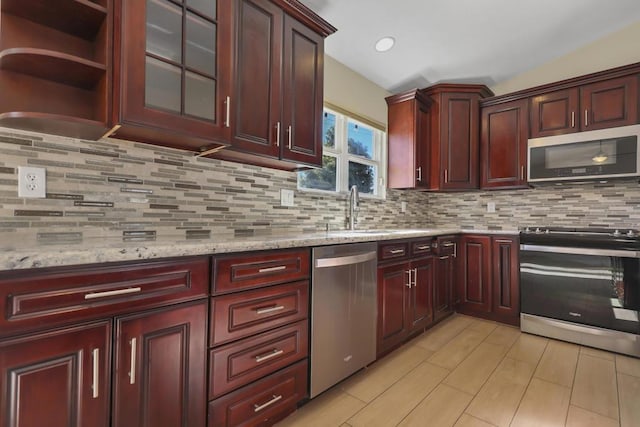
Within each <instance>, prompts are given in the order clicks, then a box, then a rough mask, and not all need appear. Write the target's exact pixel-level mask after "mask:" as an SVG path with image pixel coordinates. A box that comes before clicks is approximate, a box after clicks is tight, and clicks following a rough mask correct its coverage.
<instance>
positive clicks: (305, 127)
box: [281, 15, 324, 166]
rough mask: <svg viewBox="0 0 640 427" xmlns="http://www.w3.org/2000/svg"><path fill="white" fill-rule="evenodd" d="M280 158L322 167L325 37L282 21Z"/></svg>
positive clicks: (296, 23) (295, 23) (300, 25)
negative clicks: (281, 138)
mask: <svg viewBox="0 0 640 427" xmlns="http://www.w3.org/2000/svg"><path fill="white" fill-rule="evenodd" d="M283 54H284V70H283V71H284V74H283V77H284V79H283V81H284V97H283V104H282V111H283V116H282V129H281V131H282V137H283V141H282V142H283V143H281V148H282V158H283V159H284V160H290V161H293V162H296V163H303V164H310V165H315V166H322V99H323V73H324V38H323V37H322V36H320V35H319V34H318V33H316V32H314V31H312V30H310V29H309V28H308V27H307V26H305V25H304V24H302V23H301V22H300V21H297V20H296V19H294V18H291V17H290V16H288V15H286V16H285V18H284V52H283Z"/></svg>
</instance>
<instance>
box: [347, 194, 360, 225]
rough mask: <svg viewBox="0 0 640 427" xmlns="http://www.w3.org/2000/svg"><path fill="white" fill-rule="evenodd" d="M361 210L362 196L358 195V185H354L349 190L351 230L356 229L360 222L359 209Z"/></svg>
mask: <svg viewBox="0 0 640 427" xmlns="http://www.w3.org/2000/svg"><path fill="white" fill-rule="evenodd" d="M359 210H360V196H359V195H358V186H357V185H352V186H351V189H350V190H349V216H348V220H349V227H348V228H349V230H355V229H356V223H357V222H358V211H359Z"/></svg>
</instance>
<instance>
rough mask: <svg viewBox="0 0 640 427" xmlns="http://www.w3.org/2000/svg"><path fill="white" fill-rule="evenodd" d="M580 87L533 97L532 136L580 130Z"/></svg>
mask: <svg viewBox="0 0 640 427" xmlns="http://www.w3.org/2000/svg"><path fill="white" fill-rule="evenodd" d="M578 107H579V105H578V89H577V88H571V89H565V90H558V91H555V92H550V93H545V94H543V95H538V96H534V97H533V98H531V138H539V137H542V136H551V135H561V134H565V133H573V132H578V131H579V130H580V117H579V108H578Z"/></svg>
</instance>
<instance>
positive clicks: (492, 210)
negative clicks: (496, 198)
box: [487, 202, 496, 213]
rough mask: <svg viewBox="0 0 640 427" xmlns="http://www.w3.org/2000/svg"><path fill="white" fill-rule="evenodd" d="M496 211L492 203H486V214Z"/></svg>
mask: <svg viewBox="0 0 640 427" xmlns="http://www.w3.org/2000/svg"><path fill="white" fill-rule="evenodd" d="M495 211H496V204H495V203H494V202H489V203H487V212H489V213H494V212H495Z"/></svg>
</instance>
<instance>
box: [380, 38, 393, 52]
mask: <svg viewBox="0 0 640 427" xmlns="http://www.w3.org/2000/svg"><path fill="white" fill-rule="evenodd" d="M395 43H396V39H394V38H393V37H383V38H381V39H380V40H378V41H377V42H376V50H377V51H378V52H386V51H388V50H389V49H391V48H392V47H393V45H394V44H395Z"/></svg>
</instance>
